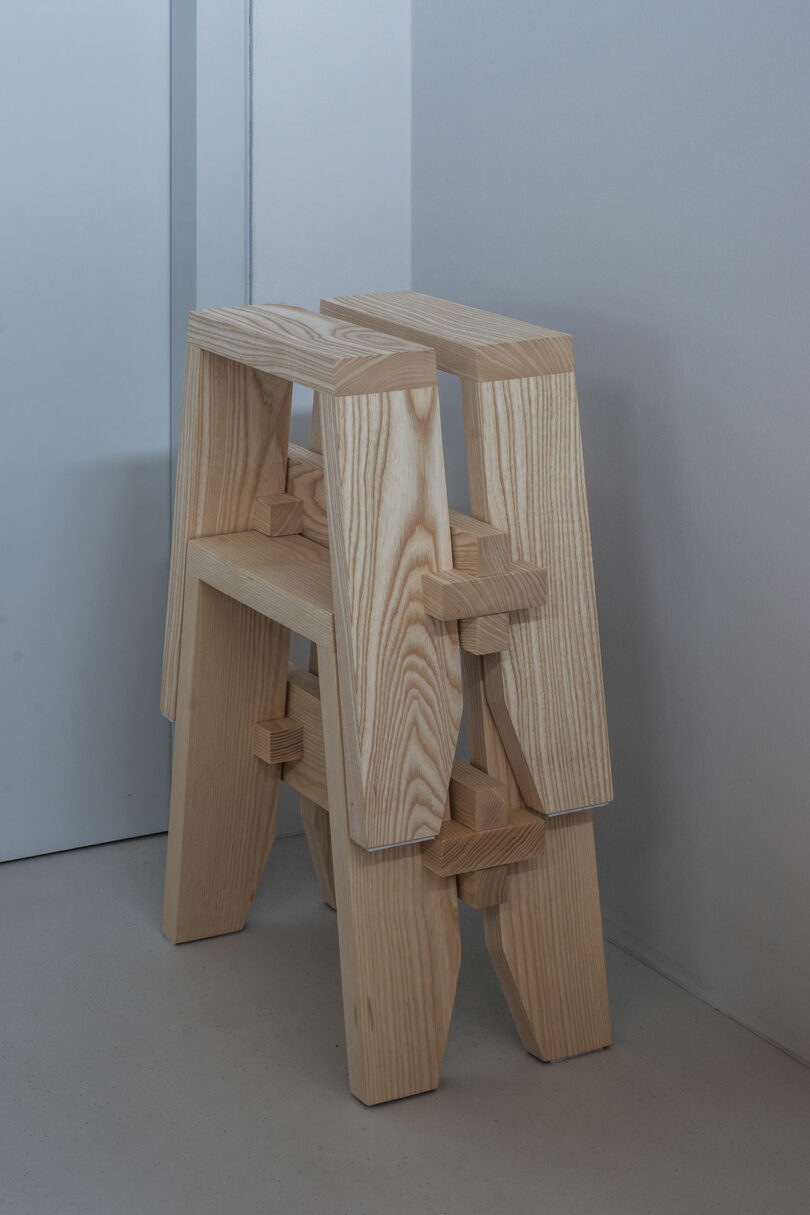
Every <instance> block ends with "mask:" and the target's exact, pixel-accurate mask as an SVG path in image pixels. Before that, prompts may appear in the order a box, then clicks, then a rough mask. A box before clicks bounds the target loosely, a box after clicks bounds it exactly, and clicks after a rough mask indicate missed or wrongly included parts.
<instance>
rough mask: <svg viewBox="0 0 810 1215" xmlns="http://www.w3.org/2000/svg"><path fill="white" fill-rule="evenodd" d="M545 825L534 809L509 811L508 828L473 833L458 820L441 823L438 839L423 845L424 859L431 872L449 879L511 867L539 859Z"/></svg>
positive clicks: (517, 808)
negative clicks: (495, 866)
mask: <svg viewBox="0 0 810 1215" xmlns="http://www.w3.org/2000/svg"><path fill="white" fill-rule="evenodd" d="M544 833H545V823H544V820H543V819H542V818H540V816H539V815H537V814H533V813H532V812H531V810H525V809H523V808H522V807H516V808H514V809H512V810H508V811H507V822H506V826H505V827H492V828H490V829H489V830H487V831H471V830H470V828H469V827H464V826H463V825H462V824H461V823H459V822H456V821H455V819H452V818H451V819H450V820H449V821H445V822H444V823H442V829H441V831H440V832H439V834H438V835H437V836H436V838H435V839H432V840H429V841H428V842H427V843H425V844H423V845H422V860H423V861H424V863H425V865H426V866H427V868H428V869H431V870H432V871H433V872H434V873H438V874H441V875H442V877H446V876H448V875H449V874H456V873H467V872H468V870H472V869H489V868H491V867H492V866H494V865H510V864H511V863H512V862H513V861H522V860H526V859H527V858H529V857H533V856H539V855H540V854H541V853H542V851H543V839H544Z"/></svg>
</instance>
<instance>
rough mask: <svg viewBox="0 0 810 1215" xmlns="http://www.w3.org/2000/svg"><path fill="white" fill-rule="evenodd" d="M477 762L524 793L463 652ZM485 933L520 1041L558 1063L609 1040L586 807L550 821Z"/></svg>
mask: <svg viewBox="0 0 810 1215" xmlns="http://www.w3.org/2000/svg"><path fill="white" fill-rule="evenodd" d="M462 670H463V673H464V703H465V706H466V710H467V726H468V735H469V741H470V759H471V761H472V763H473V764H475V765H476V766H477V767H479V768H482V769H484V770H485V771H487V772H489V773H490V774H491V775H493V776H495V777H496V778H497V779H498V780H501V781H503V782H504V783H505V784H507V786H508V787H509V788H510V792H511V794H512V797H513V798H518V800H519V794H518V790H517V785H516V783H515V779H514V776H513V775H512V772H511V768H510V765H509V761H508V759H507V757H506V752H505V751H504V749H503V746H502V744H501V740H500V737H499V735H498V732H497V729H496V726H495V722H494V720H493V718H492V714H491V712H490V709H489V706H488V705H487V702H486V697H485V693H484V675H483V669H482V662H481V659H480V658H478V657H476V656H475V655H472V654H464V655H463V658H462ZM483 914H484V933H485V937H486V943H487V949H488V950H489V955H490V957H491V959H492V964H493V966H494V967H495V972H496V974H497V976H498V979H499V981H500V984H501V987H502V988H503V992H504V995H505V996H506V1001H507V1004H508V1005H509V1011H510V1012H511V1014H512V1017H513V1019H514V1022H515V1025H516V1027H517V1030H518V1033H519V1034H520V1039H521V1042H522V1043H523V1045H524V1046H525V1048H526V1050H527V1051H529V1053H530V1054H532V1055H536V1056H537V1058H538V1059H543V1060H545V1061H546V1062H551V1061H552V1060H554V1059H564V1058H568V1057H569V1056H571V1055H580V1054H585V1053H586V1052H588V1051H591V1050H597V1049H599V1048H600V1047H604V1046H609V1045H610V1041H611V1029H610V1009H609V1005H608V992H607V980H606V976H605V955H604V946H603V943H602V919H601V915H600V910H599V884H598V877H597V873H596V857H595V853H594V847H593V824H592V821H591V812H590V811H589V810H584V811H580V812H579V813H575V814H564V815H560V816H559V817H557V818H549V819H546V843H545V851H544V853H543V855H542V856H539V857H535V858H534V859H532V860H529V861H522V862H520V863H519V864H516V865H511V866H510V867H509V875H508V877H507V886H506V898H505V899H504V901H503V902H501V903H498V904H497V905H496V906H494V907H486V908H484V913H483Z"/></svg>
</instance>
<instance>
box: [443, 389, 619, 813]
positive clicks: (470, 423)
mask: <svg viewBox="0 0 810 1215" xmlns="http://www.w3.org/2000/svg"><path fill="white" fill-rule="evenodd" d="M462 400H463V404H464V418H465V430H466V434H467V454H468V465H469V478H470V498H471V502H472V508H473V511H474V513H475V514H477V515H480V516H481V517H483V518H486V519H488V520H489V521H490V522H491V523H493V524H494V525H495V526H497V527H502V528H504V529H505V530H507V531H508V532H509V535H510V539H511V543H512V556H513V557H514V558H515V559H516V560H520V561H529V562H534V563H536V564H537V565H542V566H543V567H544V568H545V569H546V571H547V574H548V597H547V601H546V605H545V607H544V608H543V609H542V610H541V611H539V612H533V611H525V612H518V613H516V614H515V615H513V617H512V620H511V625H510V629H509V648H508V650H506V651H505V652H504V654H503V659H502V672H503V682H504V694H505V702H506V707H507V709H508V712H509V715H510V717H511V719H512V722H513V724H514V728H515V732H516V735H517V738H518V740H519V742H520V746H521V748H522V750H523V753H524V756H525V759H526V763H527V766H528V769H529V772H530V773H531V777H532V780H533V782H534V785H535V787H536V789H537V793H538V795H539V799H540V807H539V808H540V809H542V810H543V812H544V813H546V814H559V813H561V812H565V811H569V810H577V809H582V808H585V807H589V806H594V805H600V804H602V803H604V802H608V801H610V800H611V798H612V796H613V789H612V783H611V771H610V753H609V749H608V737H607V722H606V717H605V704H604V691H603V687H602V662H601V655H600V651H599V629H598V624H597V618H596V595H595V591H594V582H593V565H592V561H591V545H590V530H589V526H588V507H587V501H586V497H585V476H584V469H583V464H582V449H581V443H580V433H579V412H578V407H577V394H576V384H575V382H574V375H573V373H569V374H566V375H557V376H544V377H537V378H529V379H524V380H512V381H508V382H501V383H492V384H474V383H471V382H465V383H464V384H463V385H462Z"/></svg>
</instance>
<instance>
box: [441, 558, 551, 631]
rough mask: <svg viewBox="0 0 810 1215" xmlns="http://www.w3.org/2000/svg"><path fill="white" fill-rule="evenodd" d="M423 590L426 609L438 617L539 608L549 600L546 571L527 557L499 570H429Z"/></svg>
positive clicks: (445, 618) (452, 618)
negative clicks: (530, 562)
mask: <svg viewBox="0 0 810 1215" xmlns="http://www.w3.org/2000/svg"><path fill="white" fill-rule="evenodd" d="M422 594H423V596H424V600H425V610H426V611H427V612H429V613H430V615H431V616H435V617H436V619H437V620H458V619H460V618H462V617H468V616H489V615H495V614H496V613H500V612H512V611H515V610H516V609H517V608H527V607H532V608H536V607H539V606H541V605H542V604H543V603H545V600H546V572H545V570H542V569H540V568H539V567H538V566H536V565H530V564H529V563H528V562H525V561H514V562H512V564H511V565H510V566H509V568H508V569H507V570H504V571H503V572H502V573H498V574H466V573H461V572H460V571H459V570H444V571H443V572H442V573H439V574H425V576H424V577H423V579H422Z"/></svg>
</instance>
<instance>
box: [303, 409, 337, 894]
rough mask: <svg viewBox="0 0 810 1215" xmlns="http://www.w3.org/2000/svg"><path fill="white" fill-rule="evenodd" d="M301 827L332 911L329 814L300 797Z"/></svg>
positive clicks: (315, 441) (313, 654)
mask: <svg viewBox="0 0 810 1215" xmlns="http://www.w3.org/2000/svg"><path fill="white" fill-rule="evenodd" d="M320 419H321V410H320V393H318V392H315V393H314V394H313V397H312V421H311V422H310V427H309V446H310V450H311V451H315V452H320V451H321V450H322V448H321V420H320ZM309 669H310V671H311V672H312V673H313V674H314V675H317V674H318V647H317V646H316V645H315V643H314V642H312V644H311V645H310V647H309ZM300 810H301V823H302V825H303V828H304V834H305V835H306V839H307V848H308V849H309V855H310V859H311V861H312V868H313V869H314V870H315V877H316V879H317V881H318V889H319V890H320V892H321V898H322V899H323V901H324V903H326V905H327V906H328V907H331V908H332V910H334V909H335V906H336V903H335V875H334V870H333V866H332V841H331V839H330V835H329V814H328V812H327V811H326V810H325V809H324V808H323V806H319V805H318V804H317V803H316V802H313V801H312V799H311V798H309V797H305V796H304V795H303V794H301V802H300Z"/></svg>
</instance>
